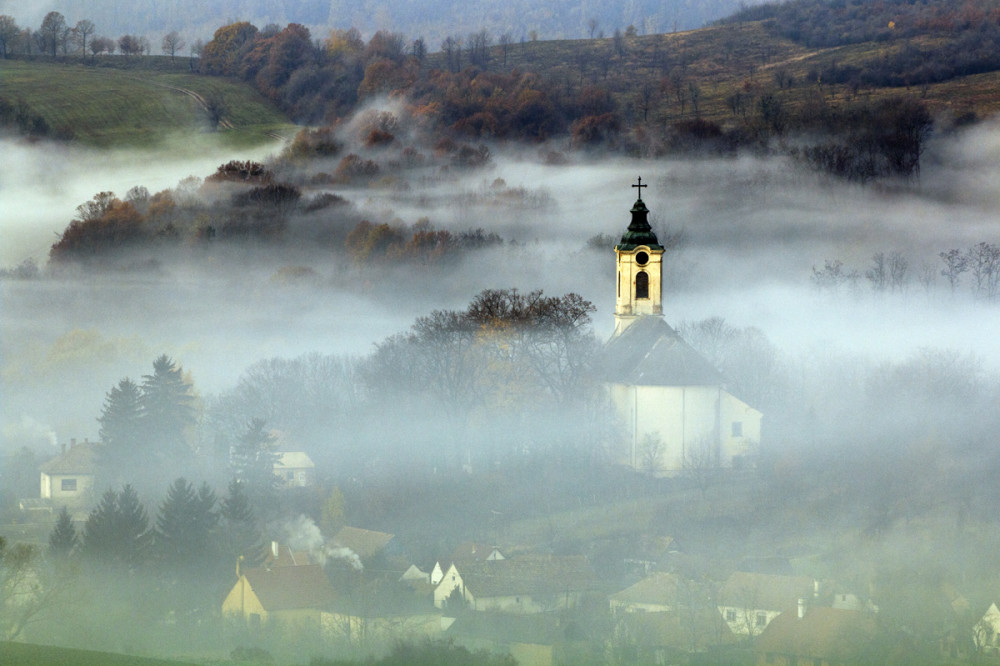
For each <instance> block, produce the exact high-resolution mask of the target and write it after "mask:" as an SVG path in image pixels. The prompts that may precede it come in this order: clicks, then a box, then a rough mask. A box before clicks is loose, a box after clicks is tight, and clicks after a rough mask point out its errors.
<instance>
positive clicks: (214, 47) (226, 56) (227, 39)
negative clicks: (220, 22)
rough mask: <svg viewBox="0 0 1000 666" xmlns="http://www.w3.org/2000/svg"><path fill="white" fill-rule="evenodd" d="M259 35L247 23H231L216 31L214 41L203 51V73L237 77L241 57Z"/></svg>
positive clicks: (252, 26)
mask: <svg viewBox="0 0 1000 666" xmlns="http://www.w3.org/2000/svg"><path fill="white" fill-rule="evenodd" d="M257 33H258V30H257V28H256V27H255V26H254V25H252V24H250V23H247V22H246V21H241V22H238V23H230V24H229V25H224V26H222V27H221V28H219V29H218V30H216V31H215V34H214V35H213V36H212V40H211V41H210V42H208V43H207V44H205V47H204V48H203V49H202V51H201V66H202V71H204V72H205V73H206V74H219V75H223V76H235V75H237V74H238V70H239V67H240V55H241V53H242V52H243V51H244V49H245V48H248V47H249V45H250V44H251V43H252V42H253V41H254V40H256V39H257Z"/></svg>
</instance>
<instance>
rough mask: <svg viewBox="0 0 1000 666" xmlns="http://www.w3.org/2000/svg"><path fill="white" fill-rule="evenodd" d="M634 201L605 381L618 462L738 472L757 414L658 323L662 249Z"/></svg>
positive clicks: (752, 440)
mask: <svg viewBox="0 0 1000 666" xmlns="http://www.w3.org/2000/svg"><path fill="white" fill-rule="evenodd" d="M632 187H635V188H638V189H639V197H638V199H637V200H636V202H635V205H633V206H632V211H631V213H632V220H631V222H630V223H629V225H628V229H626V230H625V233H624V234H623V235H622V238H621V242H619V243H618V244H617V245H616V246H615V255H616V257H617V268H618V279H617V297H616V300H615V329H614V332H613V333H612V335H611V338H610V340H608V342H607V343H606V345H605V347H604V353H603V355H602V367H603V375H604V377H603V379H604V381H605V383H606V384H607V386H608V388H609V391H610V397H611V401H612V404H613V405H614V410H615V413H616V416H617V418H618V421H619V425H620V431H621V432H622V433H623V437H622V439H623V441H622V442H620V446H619V448H618V449H617V451H616V457H617V458H618V462H620V463H623V464H626V465H628V466H630V467H633V468H635V469H638V470H640V471H646V472H650V473H654V474H659V475H668V474H672V473H676V472H680V471H682V470H695V469H707V468H715V467H740V466H742V465H744V464H746V463H747V459H748V458H749V457H750V456H751V454H752V453H753V451H754V448H755V446H756V445H757V443H759V441H760V433H761V420H762V414H761V413H760V412H759V411H758V410H756V409H754V408H753V407H751V406H750V405H748V404H746V403H745V402H743V401H742V400H740V399H739V398H737V397H736V396H734V395H732V394H731V393H729V392H728V391H727V390H726V387H725V381H724V378H723V377H722V375H721V373H720V372H719V371H718V370H717V369H716V368H715V367H713V366H712V364H711V363H709V362H708V360H706V359H705V358H704V357H703V356H701V354H699V353H698V352H697V351H695V349H694V348H692V347H691V346H690V345H689V344H687V343H686V342H685V341H684V340H683V339H681V337H680V335H678V334H677V331H675V330H674V329H673V328H671V326H670V325H669V324H668V323H667V322H666V321H664V319H663V306H662V291H663V279H662V277H663V253H664V247H663V246H662V245H660V243H659V241H658V240H657V238H656V233H655V232H654V231H653V229H652V227H651V226H650V224H649V220H648V217H649V209H648V208H646V204H645V203H644V202H643V200H642V188H645V187H648V186H647V185H643V184H642V179H641V178H640V179H639V184H638V185H633V186H632Z"/></svg>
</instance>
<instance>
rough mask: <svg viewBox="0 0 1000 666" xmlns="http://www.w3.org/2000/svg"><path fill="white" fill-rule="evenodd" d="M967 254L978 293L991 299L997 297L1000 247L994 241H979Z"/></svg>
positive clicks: (998, 291) (999, 284)
mask: <svg viewBox="0 0 1000 666" xmlns="http://www.w3.org/2000/svg"><path fill="white" fill-rule="evenodd" d="M966 256H967V257H968V259H967V261H968V265H969V272H970V273H972V277H973V279H974V280H975V281H976V282H975V285H974V289H975V293H976V295H977V296H985V297H986V298H988V299H991V300H992V299H994V298H996V296H997V294H998V293H1000V247H998V246H996V245H993V244H992V243H986V242H981V243H977V244H976V245H973V246H972V247H971V248H969V252H968V253H967V255H966Z"/></svg>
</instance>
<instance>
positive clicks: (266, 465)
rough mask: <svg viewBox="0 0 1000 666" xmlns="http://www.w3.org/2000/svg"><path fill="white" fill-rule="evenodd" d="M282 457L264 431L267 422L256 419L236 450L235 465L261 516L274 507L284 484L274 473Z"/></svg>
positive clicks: (237, 474)
mask: <svg viewBox="0 0 1000 666" xmlns="http://www.w3.org/2000/svg"><path fill="white" fill-rule="evenodd" d="M279 457H280V456H279V455H278V454H277V453H275V451H274V437H273V436H272V435H271V433H269V432H268V431H267V430H265V429H264V420H263V419H252V420H251V421H250V423H249V425H248V426H247V430H246V432H245V433H243V435H242V436H240V440H239V443H238V444H237V445H236V446H235V447H234V448H233V453H232V465H233V472H234V474H235V476H236V478H237V479H238V480H239V481H240V482H241V483H242V484H244V486H243V490H244V491H245V492H246V494H247V495H248V496H249V498H250V501H251V503H252V504H253V506H254V507H255V508H256V513H257V514H258V515H261V514H262V512H266V511H269V510H270V509H271V508H272V507H273V505H274V500H275V496H276V494H277V490H278V486H279V484H280V482H281V480H280V479H279V478H278V476H277V475H276V474H275V473H274V464H275V463H276V462H277V461H278V459H279Z"/></svg>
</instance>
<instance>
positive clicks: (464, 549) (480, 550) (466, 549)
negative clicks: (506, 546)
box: [451, 541, 503, 562]
mask: <svg viewBox="0 0 1000 666" xmlns="http://www.w3.org/2000/svg"><path fill="white" fill-rule="evenodd" d="M494 550H496V551H497V552H498V553H499V552H500V551H499V550H498V549H497V548H494V547H493V546H487V545H486V544H483V543H476V542H475V541H466V542H465V543H461V544H459V545H458V546H457V547H456V548H455V552H453V553H452V554H451V561H452V562H468V561H474V562H485V561H486V559H487V558H488V557H489V556H490V555H492V554H493V551H494ZM502 558H503V555H502V554H501V559H502Z"/></svg>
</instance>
